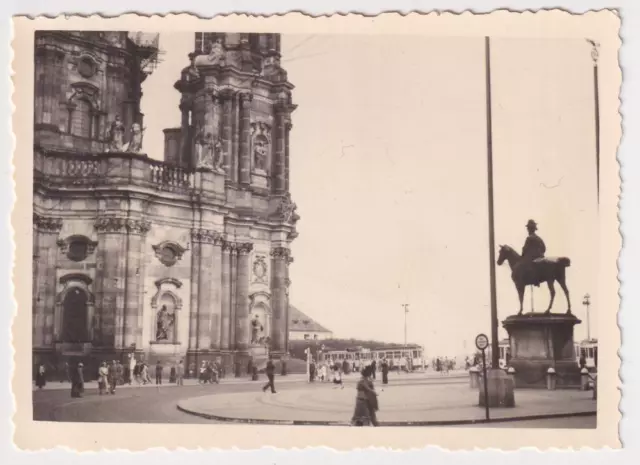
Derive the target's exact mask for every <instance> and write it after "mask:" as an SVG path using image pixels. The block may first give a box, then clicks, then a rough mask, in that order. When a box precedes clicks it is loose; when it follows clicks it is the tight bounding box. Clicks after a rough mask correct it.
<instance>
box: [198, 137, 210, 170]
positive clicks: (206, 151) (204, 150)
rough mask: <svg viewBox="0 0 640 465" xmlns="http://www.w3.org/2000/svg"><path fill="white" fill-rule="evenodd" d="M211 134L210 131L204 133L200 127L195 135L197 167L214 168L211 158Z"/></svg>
mask: <svg viewBox="0 0 640 465" xmlns="http://www.w3.org/2000/svg"><path fill="white" fill-rule="evenodd" d="M213 145H214V144H213V135H212V134H211V133H210V132H207V133H206V134H205V133H204V129H200V131H199V132H198V134H197V135H196V160H197V161H196V168H197V169H206V170H212V169H214V160H213V150H214V146H213Z"/></svg>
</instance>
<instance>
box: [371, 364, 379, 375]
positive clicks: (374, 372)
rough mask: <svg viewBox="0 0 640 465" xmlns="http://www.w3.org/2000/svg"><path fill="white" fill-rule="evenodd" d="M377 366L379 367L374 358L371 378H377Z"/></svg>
mask: <svg viewBox="0 0 640 465" xmlns="http://www.w3.org/2000/svg"><path fill="white" fill-rule="evenodd" d="M377 368H378V367H377V366H376V361H375V360H373V361H372V362H371V378H372V379H376V369H377Z"/></svg>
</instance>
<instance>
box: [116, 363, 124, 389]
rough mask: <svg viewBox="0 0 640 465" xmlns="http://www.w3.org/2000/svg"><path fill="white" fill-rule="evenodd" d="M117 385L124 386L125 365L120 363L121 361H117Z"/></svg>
mask: <svg viewBox="0 0 640 465" xmlns="http://www.w3.org/2000/svg"><path fill="white" fill-rule="evenodd" d="M116 384H117V385H118V386H122V385H124V365H123V364H122V363H120V360H116Z"/></svg>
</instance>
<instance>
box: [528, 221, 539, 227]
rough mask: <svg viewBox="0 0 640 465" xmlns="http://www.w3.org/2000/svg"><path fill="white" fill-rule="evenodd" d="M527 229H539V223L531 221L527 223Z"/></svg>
mask: <svg viewBox="0 0 640 465" xmlns="http://www.w3.org/2000/svg"><path fill="white" fill-rule="evenodd" d="M527 228H533V229H538V223H536V222H535V221H533V220H529V221H528V222H527Z"/></svg>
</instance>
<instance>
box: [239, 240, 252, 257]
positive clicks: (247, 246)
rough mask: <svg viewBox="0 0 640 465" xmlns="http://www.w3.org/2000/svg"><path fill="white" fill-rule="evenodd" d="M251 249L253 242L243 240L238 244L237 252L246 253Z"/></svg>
mask: <svg viewBox="0 0 640 465" xmlns="http://www.w3.org/2000/svg"><path fill="white" fill-rule="evenodd" d="M252 250H253V244H252V243H251V242H244V243H240V244H238V253H239V254H240V255H247V254H248V253H250V252H251V251H252Z"/></svg>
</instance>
